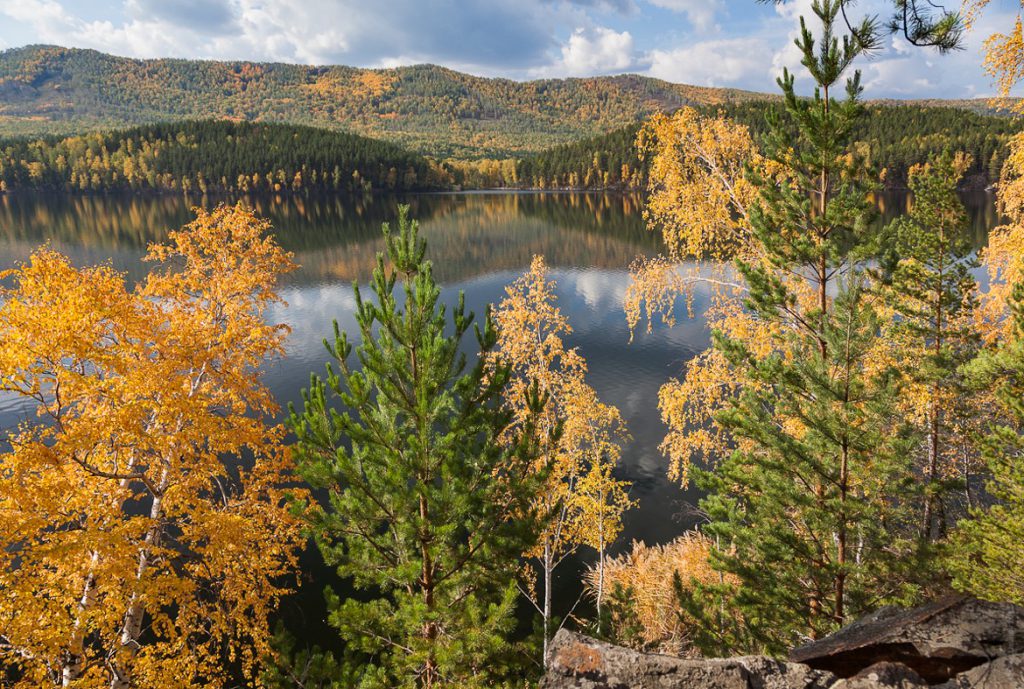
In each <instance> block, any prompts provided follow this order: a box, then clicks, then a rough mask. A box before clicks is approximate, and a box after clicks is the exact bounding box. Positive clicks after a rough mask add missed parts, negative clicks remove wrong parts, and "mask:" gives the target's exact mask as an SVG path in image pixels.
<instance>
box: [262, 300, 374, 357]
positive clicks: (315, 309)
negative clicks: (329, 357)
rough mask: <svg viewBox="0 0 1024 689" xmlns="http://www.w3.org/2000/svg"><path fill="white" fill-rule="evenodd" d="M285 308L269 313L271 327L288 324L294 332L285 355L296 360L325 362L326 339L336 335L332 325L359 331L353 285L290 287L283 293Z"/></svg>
mask: <svg viewBox="0 0 1024 689" xmlns="http://www.w3.org/2000/svg"><path fill="white" fill-rule="evenodd" d="M281 298H282V299H284V300H285V302H286V303H287V306H285V305H284V304H275V305H274V306H273V307H272V308H271V309H270V310H269V311H268V313H267V320H268V321H269V322H271V323H286V324H287V325H288V327H290V328H291V329H292V332H291V334H290V335H289V336H288V340H287V342H286V343H285V354H286V355H287V356H288V358H289V359H293V360H304V361H310V360H317V361H319V360H322V359H323V358H324V357H325V356H326V352H325V351H324V348H323V343H322V341H323V339H324V338H325V337H328V336H330V335H331V334H332V332H333V330H332V326H331V323H332V321H335V320H337V321H338V325H339V326H340V327H341V329H342V330H347V331H349V332H352V331H354V330H355V328H356V321H355V310H356V298H355V293H354V292H353V291H352V286H351V285H344V284H320V285H312V286H309V287H287V288H285V289H283V290H281Z"/></svg>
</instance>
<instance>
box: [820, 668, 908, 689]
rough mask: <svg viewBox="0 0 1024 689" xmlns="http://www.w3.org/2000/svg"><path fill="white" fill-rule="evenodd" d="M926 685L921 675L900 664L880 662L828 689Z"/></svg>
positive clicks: (881, 688) (886, 688)
mask: <svg viewBox="0 0 1024 689" xmlns="http://www.w3.org/2000/svg"><path fill="white" fill-rule="evenodd" d="M927 686H928V683H927V682H925V681H924V679H923V678H922V677H921V675H919V674H917V673H916V672H914V671H913V670H911V669H910V668H909V667H907V666H906V665H901V664H900V663H888V662H884V661H883V662H881V663H875V664H874V665H871V666H869V667H866V668H864V669H863V670H861V671H860V672H858V673H857V674H856V675H854V676H853V677H850V678H849V679H841V680H839V681H838V682H836V683H835V684H833V685H832V686H831V687H830V688H829V689H883V688H884V689H923V688H924V687H927Z"/></svg>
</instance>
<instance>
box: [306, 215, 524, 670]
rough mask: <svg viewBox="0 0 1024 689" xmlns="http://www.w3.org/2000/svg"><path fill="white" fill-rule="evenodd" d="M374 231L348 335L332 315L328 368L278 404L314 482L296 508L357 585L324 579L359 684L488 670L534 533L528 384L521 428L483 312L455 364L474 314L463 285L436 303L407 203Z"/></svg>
mask: <svg viewBox="0 0 1024 689" xmlns="http://www.w3.org/2000/svg"><path fill="white" fill-rule="evenodd" d="M384 236H385V240H386V244H387V259H385V256H384V255H383V254H378V256H377V265H376V268H375V269H374V272H373V278H372V283H371V288H372V290H373V292H374V295H375V300H372V301H371V300H367V299H365V298H364V297H363V294H362V291H361V290H360V289H359V288H358V286H357V287H355V293H356V319H357V322H358V325H359V335H360V338H361V342H360V343H359V345H358V346H356V347H353V345H352V343H351V341H350V340H349V338H348V335H347V334H346V333H341V332H339V331H338V327H337V324H335V334H334V338H333V340H332V341H331V342H329V343H327V349H328V352H329V354H330V356H331V359H332V360H333V361H332V363H330V364H328V367H327V375H326V378H325V379H322V378H320V377H319V376H316V375H313V376H312V378H311V382H310V388H309V390H307V391H304V393H303V400H304V406H303V409H302V411H301V413H300V412H298V411H294V410H293V412H292V416H291V427H292V428H293V429H294V431H295V433H296V436H297V443H298V444H297V454H298V461H299V467H300V472H301V474H302V476H303V477H304V478H305V479H306V480H307V481H308V482H309V484H310V485H311V486H312V487H314V488H316V489H320V490H323V491H325V493H326V496H327V500H326V502H325V503H324V504H322V505H315V506H313V507H311V509H310V513H309V517H308V523H309V529H310V532H311V533H312V534H313V536H314V538H315V539H316V543H317V545H318V547H319V548H320V551H321V553H322V554H323V556H324V559H325V560H326V562H327V563H328V564H330V565H332V566H335V567H337V570H338V573H339V574H340V575H341V576H343V577H349V578H351V579H352V581H353V583H354V585H355V587H356V589H357V590H358V591H359V595H357V596H355V597H352V598H349V599H346V600H341V599H340V598H339V597H338V596H337V595H335V594H334V593H333V592H331V591H330V590H328V592H327V597H328V606H329V609H330V614H329V621H330V623H331V624H332V625H333V626H334V627H336V628H337V629H338V631H339V633H340V635H341V637H342V639H343V640H344V642H345V644H346V649H345V660H346V664H347V668H348V670H349V671H351V673H352V676H358V677H359V678H360V679H359V686H361V687H439V686H451V687H475V686H492V682H494V681H497V680H498V679H500V677H501V675H502V669H503V665H504V663H503V654H505V653H507V651H508V643H507V641H506V639H507V636H508V634H509V632H510V630H511V628H512V626H513V624H514V620H513V617H512V613H513V611H514V609H515V603H516V600H517V598H518V594H517V591H516V587H515V575H516V571H517V568H518V561H519V556H520V554H521V553H522V552H523V551H524V550H526V549H528V548H529V547H530V545H531V543H532V542H533V540H532V539H533V536H534V534H535V523H536V522H535V519H534V510H533V508H532V507H531V501H532V499H533V496H534V495H536V492H537V490H539V483H540V481H541V480H543V477H544V475H543V473H541V474H535V473H534V472H532V471H531V468H532V466H533V459H534V458H533V454H532V448H531V447H530V444H529V440H531V439H532V438H533V433H532V429H533V423H532V422H531V421H530V420H529V416H530V415H531V414H535V413H536V410H537V409H539V408H540V407H541V406H542V404H543V401H542V400H540V399H538V398H536V397H532V398H531V401H530V403H529V406H530V409H531V410H532V411H530V412H529V413H527V414H526V417H524V419H523V426H522V432H521V433H518V434H517V433H511V432H510V424H511V423H512V415H511V413H510V412H509V411H506V410H505V409H503V408H502V399H503V397H502V393H503V391H504V389H505V387H506V384H507V383H508V381H509V370H508V368H507V367H506V366H503V365H500V364H495V362H494V360H493V357H492V356H491V355H490V354H491V352H492V351H493V349H494V347H495V344H496V337H497V335H496V332H495V330H494V328H493V325H492V322H491V319H490V316H489V315H488V316H487V318H485V320H484V323H483V327H482V328H479V327H477V328H476V336H477V340H478V345H479V357H478V360H477V362H476V364H475V365H474V366H473V367H472V368H470V369H469V370H467V360H466V356H465V354H464V353H460V344H461V343H462V342H463V340H464V339H465V336H466V334H467V333H468V332H469V330H470V328H472V327H473V315H472V314H471V313H467V312H466V310H465V308H464V305H463V299H462V297H461V295H460V297H459V301H458V303H457V304H456V305H455V306H454V307H453V308H452V309H451V312H450V314H449V312H448V309H447V308H446V307H445V306H444V305H442V304H440V303H439V300H440V298H441V289H440V287H439V286H438V285H437V283H436V282H435V280H434V277H433V271H432V268H431V264H430V262H428V261H427V260H426V258H425V254H426V246H425V243H424V241H423V240H422V239H420V237H419V231H418V225H417V223H416V222H415V221H414V220H410V219H409V217H408V207H407V206H403V207H401V208H400V210H399V227H398V232H397V233H392V232H391V230H390V228H389V227H388V225H387V224H385V225H384ZM396 291H397V292H398V293H397V294H396ZM353 349H354V352H353ZM353 355H354V356H353ZM353 358H354V359H355V360H356V361H357V362H358V365H357V364H356V363H354V362H353ZM334 365H337V366H338V370H337V371H335V369H334V368H333V366H334ZM335 401H336V402H339V403H340V405H341V409H338V408H336V407H335V406H332V403H333V402H335Z"/></svg>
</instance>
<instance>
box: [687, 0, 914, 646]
mask: <svg viewBox="0 0 1024 689" xmlns="http://www.w3.org/2000/svg"><path fill="white" fill-rule="evenodd" d="M813 10H814V13H815V14H816V15H817V17H818V18H819V19H820V20H821V22H822V24H823V38H822V41H821V43H820V44H816V42H815V40H814V39H813V38H812V36H811V33H810V32H809V31H808V29H807V27H806V25H804V24H803V22H801V24H802V27H801V30H802V35H801V38H800V39H799V40H798V42H797V44H798V46H799V47H800V48H801V50H802V51H803V55H804V58H803V64H804V66H805V67H806V68H807V69H808V71H809V72H810V73H811V76H812V77H813V78H814V80H815V81H816V82H817V84H818V88H817V89H816V91H815V93H814V96H813V97H812V98H810V99H800V98H797V96H796V94H795V91H794V78H793V76H792V75H790V74H789V73H788V71H787V72H786V73H784V75H783V77H782V78H781V79H780V80H779V84H780V86H781V87H782V90H783V94H784V102H785V108H786V112H787V113H788V115H789V118H790V119H791V120H792V121H793V123H794V124H795V127H796V136H792V135H791V133H790V132H789V129H788V127H787V125H786V123H785V122H784V121H783V120H782V119H781V118H779V117H778V116H773V117H772V118H771V119H770V123H769V124H770V129H771V131H770V132H769V135H768V137H767V139H766V147H765V155H766V157H767V158H768V159H769V160H770V161H773V162H774V163H776V164H777V166H778V168H779V169H780V170H782V171H783V172H782V173H781V174H780V175H779V177H778V178H777V179H771V178H767V177H766V176H764V175H763V174H759V173H757V172H756V171H755V172H754V173H753V174H752V175H751V176H752V179H753V180H754V182H755V184H757V185H758V187H759V190H760V197H759V201H758V202H757V203H756V204H755V207H754V208H753V210H752V211H751V216H750V224H751V228H752V230H753V235H754V241H755V242H756V244H757V247H758V251H757V253H756V255H758V256H760V259H759V260H748V261H743V260H741V261H737V265H738V269H739V271H740V273H741V274H742V276H743V278H744V280H745V282H746V284H747V286H748V290H749V291H748V296H747V301H746V303H747V308H748V309H749V310H750V311H751V312H752V313H753V314H754V315H755V317H756V318H757V319H759V320H762V321H764V322H765V323H768V324H774V325H776V326H778V327H776V328H775V329H774V332H775V333H776V334H775V335H774V336H773V338H772V342H771V352H770V353H768V354H767V355H764V354H763V353H760V352H755V351H754V349H753V348H752V347H751V346H750V345H749V343H747V342H745V341H743V340H741V339H734V338H730V337H727V336H725V335H723V334H721V333H716V334H715V337H714V346H715V347H716V348H717V349H718V350H719V351H721V352H722V353H723V354H724V356H725V358H726V359H727V360H728V362H729V363H730V365H731V366H732V367H733V368H734V369H735V370H737V371H740V372H742V377H743V379H744V380H747V381H749V384H748V385H746V386H745V387H744V389H743V391H742V392H741V394H740V395H739V397H738V399H736V400H735V401H734V402H733V403H732V405H731V407H730V408H728V409H726V410H725V411H724V412H722V413H721V414H720V415H719V417H718V420H719V423H720V424H722V426H723V427H725V428H726V429H727V430H728V431H729V432H730V433H731V435H732V437H734V438H735V439H737V440H738V441H739V442H740V443H741V444H740V445H739V446H738V449H737V450H736V451H734V452H733V453H732V455H731V456H729V457H728V458H727V459H725V460H724V461H723V462H722V463H721V464H720V465H719V467H718V468H717V469H716V470H713V471H702V472H699V473H698V477H697V480H698V485H700V486H702V487H703V488H704V489H705V490H707V491H708V493H709V495H708V497H707V498H706V499H705V500H703V501H702V503H701V507H702V509H703V510H704V511H705V512H706V513H707V515H708V517H709V522H710V523H709V524H708V525H707V527H706V532H707V533H708V534H709V535H710V536H711V537H712V538H714V539H715V541H716V543H717V544H718V547H716V549H715V550H714V551H713V562H714V565H715V567H716V568H717V569H719V570H720V571H721V572H722V573H723V575H726V576H724V577H723V583H722V584H721V585H712V586H707V585H704V586H694V587H693V589H692V591H693V593H689V594H687V593H685V592H684V591H682V588H683V587H677V588H678V589H679V593H680V598H681V599H682V600H683V603H684V607H685V608H686V609H687V614H691V615H694V616H695V617H696V618H697V619H698V620H703V621H704V624H701V625H699V626H700V627H703V630H698V634H699V635H700V636H702V637H703V638H699V639H698V642H699V643H701V645H703V646H705V648H709V647H711V648H714V649H715V650H718V651H721V650H739V649H743V650H750V649H755V648H756V649H760V650H766V651H768V652H779V651H782V650H784V649H785V648H787V647H789V646H791V645H792V644H793V643H795V642H798V641H800V640H801V639H806V638H808V637H809V638H817V637H820V636H822V635H824V634H827V633H829V632H830V631H832V630H834V629H836V628H837V627H839V626H841V625H843V624H844V623H846V622H848V621H849V620H850V619H852V618H853V617H854V616H856V615H859V614H861V613H863V612H865V611H867V610H869V609H871V608H872V607H874V606H876V605H879V604H881V603H882V602H884V601H885V600H886V599H890V600H891V599H898V598H899V597H901V596H902V595H904V594H907V593H912V591H908V590H907V588H906V587H905V586H903V581H902V578H901V577H900V576H899V572H897V571H893V570H894V569H896V568H898V567H900V566H901V565H902V564H903V561H901V555H903V554H904V551H905V548H904V547H903V545H902V543H901V542H900V540H899V539H898V536H897V535H896V534H897V533H899V531H900V528H901V527H902V524H903V520H904V516H903V515H902V514H901V510H900V505H901V504H902V501H903V500H905V491H906V490H909V489H910V486H909V479H910V472H909V469H908V467H907V462H906V460H905V457H906V449H907V448H906V442H905V440H906V439H905V438H904V437H903V436H902V434H901V433H899V432H893V429H892V427H891V417H892V398H893V389H892V379H891V378H892V377H891V375H889V373H888V371H886V370H884V369H883V370H881V371H878V372H872V367H871V366H869V357H870V356H871V353H872V350H873V348H874V347H875V345H876V339H877V332H878V329H879V325H880V324H879V319H878V316H877V315H876V313H875V309H874V308H873V304H872V301H873V295H872V294H871V292H870V290H869V286H868V284H867V281H866V266H867V263H866V259H867V258H868V257H870V256H872V255H873V254H874V253H875V252H876V250H877V249H876V237H875V235H876V234H877V233H875V232H873V231H872V230H871V229H870V228H871V225H870V223H868V219H869V218H870V215H871V205H870V201H869V191H870V190H871V183H870V180H871V177H870V170H869V169H868V167H867V165H866V164H865V163H864V162H863V160H861V159H859V158H858V157H857V156H856V155H854V154H853V153H851V152H850V146H849V144H850V132H851V130H852V128H853V127H854V125H855V124H856V122H857V120H858V118H859V117H860V116H861V113H862V112H863V109H862V106H861V104H860V101H859V96H860V92H861V88H860V83H859V74H857V75H855V76H854V77H853V78H851V79H849V80H848V81H847V84H846V98H845V99H844V100H843V101H837V100H835V99H834V98H832V97H831V95H830V91H831V89H832V88H833V87H834V86H835V85H836V83H837V82H838V80H839V79H840V77H841V75H842V74H843V73H844V72H845V71H846V69H847V68H848V67H849V66H850V63H851V62H852V61H853V60H854V58H855V57H857V56H858V55H860V54H861V53H863V52H864V51H865V50H866V49H868V48H870V47H871V46H872V43H871V42H870V40H869V38H870V36H871V35H872V32H873V27H872V25H871V24H870V23H865V24H864V25H862V26H861V27H860V30H859V31H858V32H857V33H856V34H855V36H854V37H845V38H843V39H842V40H841V41H840V39H839V38H838V37H836V36H835V35H834V33H833V31H834V29H835V27H836V21H837V15H838V13H839V12H840V10H841V6H840V2H839V1H838V0H816V1H815V2H814V4H813ZM770 167H771V166H768V168H767V169H770ZM896 496H899V498H900V499H899V500H896V499H894V498H895V497H896ZM730 580H731V582H732V583H730ZM723 606H724V607H723ZM723 610H724V611H726V612H725V613H724V614H723ZM726 618H731V619H732V620H734V621H735V620H737V619H739V620H741V621H742V622H741V624H738V625H736V624H732V623H729V624H727V623H726V622H725V620H726Z"/></svg>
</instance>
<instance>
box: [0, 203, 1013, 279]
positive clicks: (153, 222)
mask: <svg viewBox="0 0 1024 689" xmlns="http://www.w3.org/2000/svg"><path fill="white" fill-rule="evenodd" d="M235 200H237V197H223V198H218V197H182V196H175V195H164V196H127V195H106V196H102V195H97V196H64V195H3V194H0V244H2V245H4V249H5V251H4V252H3V255H2V256H0V267H9V266H10V265H11V264H12V263H14V262H15V261H18V260H24V259H25V258H27V257H28V255H29V254H30V253H31V252H32V250H33V249H35V248H36V247H38V246H39V245H41V244H42V243H44V242H47V241H48V242H50V244H51V245H52V246H54V247H55V248H57V249H60V250H61V251H64V252H66V253H68V254H69V255H70V256H72V257H73V258H74V260H75V261H76V262H79V263H95V262H100V261H106V260H110V261H112V263H113V264H114V265H115V267H117V268H118V269H121V270H124V271H126V272H127V273H128V274H129V275H130V276H131V277H133V278H136V277H138V276H139V275H141V274H142V271H143V270H144V267H143V266H142V265H141V264H140V262H139V260H138V259H139V257H140V256H141V255H142V253H143V252H144V251H145V247H146V245H147V244H148V243H150V242H153V241H159V240H162V239H163V238H165V237H166V235H167V232H168V230H170V229H173V228H177V227H180V226H181V225H183V224H184V223H187V222H188V221H189V220H190V219H191V217H192V215H191V212H190V208H191V207H192V206H193V205H201V206H204V207H211V206H213V205H215V204H216V203H219V202H221V201H226V202H234V201H235ZM243 200H244V201H245V202H246V203H247V204H249V205H251V206H252V207H253V208H254V209H255V211H256V212H257V213H258V214H260V215H262V216H265V217H267V218H269V219H270V221H271V223H272V224H273V226H274V230H275V232H276V233H277V236H278V239H279V241H280V242H281V243H282V245H284V246H285V248H287V249H288V250H290V251H293V252H295V254H296V260H297V261H298V263H300V264H301V265H302V267H303V269H302V270H301V271H299V272H298V273H297V274H296V275H294V276H293V277H292V278H291V280H290V281H291V282H293V283H310V282H323V281H342V282H349V281H351V280H353V279H359V280H364V279H366V278H367V277H368V276H369V272H370V270H371V269H372V266H373V263H374V256H375V254H376V252H377V251H379V250H381V249H382V248H383V241H382V239H381V236H380V225H381V223H382V222H386V221H393V220H394V219H395V216H396V214H397V206H398V204H399V203H409V204H410V205H411V206H412V215H413V217H415V218H417V219H419V221H420V223H421V225H422V228H423V234H424V236H425V237H426V238H427V240H428V241H429V243H430V256H431V258H432V259H433V261H434V266H435V272H436V274H437V275H438V277H439V279H441V280H442V281H445V282H451V281H457V280H464V279H467V278H471V277H474V276H477V275H481V274H484V273H490V272H494V271H502V270H522V269H523V268H525V266H527V265H528V264H529V262H530V258H531V257H532V256H533V255H534V254H542V255H544V256H545V257H546V258H547V260H548V263H549V264H551V265H553V266H563V267H573V268H585V267H598V268H619V269H623V268H625V267H627V266H628V265H629V264H630V262H631V261H632V260H633V259H634V258H636V256H637V255H638V254H652V253H655V252H657V251H658V249H659V245H660V242H659V240H658V239H657V237H656V235H655V234H653V233H651V232H649V231H647V230H646V229H645V227H644V222H643V218H642V207H643V199H642V198H641V197H640V196H638V195H621V194H584V193H543V192H541V193H486V192H484V193H468V194H419V195H409V196H396V195H373V196H365V197H355V198H351V197H343V196H318V195H310V196H305V195H287V196H254V197H244V198H243ZM963 200H964V203H965V206H966V208H967V211H968V216H969V219H970V234H971V241H972V243H973V244H974V246H975V247H980V246H982V245H983V244H984V242H985V237H986V235H987V232H988V230H989V229H990V228H991V227H993V226H994V225H995V224H996V221H997V213H996V209H995V203H994V201H993V197H992V196H991V195H990V194H985V193H984V192H974V193H971V194H965V195H964V196H963ZM910 203H911V200H910V198H909V197H908V195H907V194H905V193H904V194H900V193H889V194H886V195H882V196H879V198H878V206H879V210H880V213H879V218H878V220H877V222H880V223H881V222H888V221H889V220H891V219H892V218H894V217H896V216H897V215H899V214H901V213H903V212H906V209H907V208H908V206H909V204H910Z"/></svg>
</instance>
